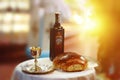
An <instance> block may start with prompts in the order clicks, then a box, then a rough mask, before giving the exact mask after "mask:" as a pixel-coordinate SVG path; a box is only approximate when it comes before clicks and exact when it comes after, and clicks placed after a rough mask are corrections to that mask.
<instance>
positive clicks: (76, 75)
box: [11, 58, 96, 80]
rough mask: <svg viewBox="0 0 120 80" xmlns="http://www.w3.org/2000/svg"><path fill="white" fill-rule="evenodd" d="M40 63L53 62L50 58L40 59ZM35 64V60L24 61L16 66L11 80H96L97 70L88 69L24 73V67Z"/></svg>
mask: <svg viewBox="0 0 120 80" xmlns="http://www.w3.org/2000/svg"><path fill="white" fill-rule="evenodd" d="M38 61H39V62H40V63H49V62H51V61H50V59H49V58H40V59H38ZM32 62H34V60H33V59H31V60H27V61H23V62H21V63H20V64H18V65H17V66H16V68H15V69H14V72H13V75H12V79H11V80H95V78H96V77H95V76H96V75H95V69H94V68H88V69H86V70H84V71H80V72H63V71H59V70H54V71H53V72H51V73H47V74H27V73H24V72H23V71H22V66H23V65H25V64H26V63H32Z"/></svg>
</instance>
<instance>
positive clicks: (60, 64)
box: [53, 52, 87, 72]
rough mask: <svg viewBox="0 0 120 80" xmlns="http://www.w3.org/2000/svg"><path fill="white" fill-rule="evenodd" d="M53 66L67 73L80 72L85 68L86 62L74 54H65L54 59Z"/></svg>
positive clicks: (80, 56)
mask: <svg viewBox="0 0 120 80" xmlns="http://www.w3.org/2000/svg"><path fill="white" fill-rule="evenodd" d="M53 65H54V67H55V69H60V70H63V71H67V72H74V71H82V70H85V69H86V67H87V60H86V59H85V57H83V56H82V55H79V54H77V53H75V52H65V53H62V54H61V55H58V56H57V57H55V58H54V60H53Z"/></svg>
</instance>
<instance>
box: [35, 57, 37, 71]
mask: <svg viewBox="0 0 120 80" xmlns="http://www.w3.org/2000/svg"><path fill="white" fill-rule="evenodd" d="M37 62H38V61H37V57H35V71H37Z"/></svg>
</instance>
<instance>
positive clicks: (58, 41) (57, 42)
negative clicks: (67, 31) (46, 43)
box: [56, 32, 62, 46]
mask: <svg viewBox="0 0 120 80" xmlns="http://www.w3.org/2000/svg"><path fill="white" fill-rule="evenodd" d="M56 45H59V46H62V34H61V33H60V32H58V33H57V35H56Z"/></svg>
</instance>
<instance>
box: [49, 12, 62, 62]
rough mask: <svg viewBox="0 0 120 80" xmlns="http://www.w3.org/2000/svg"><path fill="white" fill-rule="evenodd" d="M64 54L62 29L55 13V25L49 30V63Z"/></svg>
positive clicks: (58, 16)
mask: <svg viewBox="0 0 120 80" xmlns="http://www.w3.org/2000/svg"><path fill="white" fill-rule="evenodd" d="M63 52H64V29H63V27H62V26H61V24H60V15H59V13H55V24H54V26H53V27H52V28H51V29H50V59H51V61H52V60H53V59H54V58H55V57H56V56H57V55H59V54H60V53H63Z"/></svg>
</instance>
